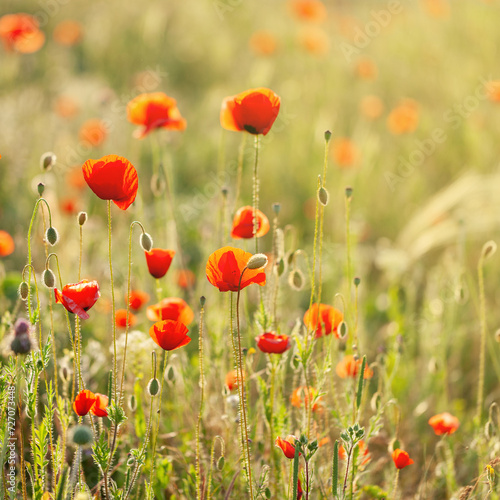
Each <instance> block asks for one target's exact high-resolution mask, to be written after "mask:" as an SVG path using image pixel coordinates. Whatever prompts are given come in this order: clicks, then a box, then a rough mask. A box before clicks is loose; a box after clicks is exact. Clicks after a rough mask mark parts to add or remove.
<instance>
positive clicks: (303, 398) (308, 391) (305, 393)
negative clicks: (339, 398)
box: [290, 385, 322, 411]
mask: <svg viewBox="0 0 500 500" xmlns="http://www.w3.org/2000/svg"><path fill="white" fill-rule="evenodd" d="M317 394H318V391H317V390H316V389H315V388H314V387H311V386H309V388H308V387H306V386H305V385H301V386H300V387H297V389H295V390H294V391H293V393H292V395H291V396H290V402H291V403H292V406H295V407H296V408H301V407H302V406H303V405H304V404H305V405H306V408H307V407H308V406H309V403H310V402H311V401H314V400H315V401H316V402H315V403H313V406H312V411H318V410H321V409H322V408H321V397H319V398H316V395H317Z"/></svg>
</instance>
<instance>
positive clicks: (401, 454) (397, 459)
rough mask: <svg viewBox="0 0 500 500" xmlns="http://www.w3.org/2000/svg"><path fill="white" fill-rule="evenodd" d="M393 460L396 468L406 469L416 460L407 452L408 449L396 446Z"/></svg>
mask: <svg viewBox="0 0 500 500" xmlns="http://www.w3.org/2000/svg"><path fill="white" fill-rule="evenodd" d="M392 460H393V461H394V465H395V466H396V469H404V468H405V467H407V466H408V465H411V464H414V463H415V462H414V461H413V460H412V459H411V458H410V455H408V453H406V451H403V450H400V449H399V448H396V449H395V450H394V451H393V452H392Z"/></svg>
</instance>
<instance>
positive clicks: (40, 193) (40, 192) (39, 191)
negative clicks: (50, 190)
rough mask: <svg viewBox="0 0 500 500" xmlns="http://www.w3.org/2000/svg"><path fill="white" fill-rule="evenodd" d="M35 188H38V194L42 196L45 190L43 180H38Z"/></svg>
mask: <svg viewBox="0 0 500 500" xmlns="http://www.w3.org/2000/svg"><path fill="white" fill-rule="evenodd" d="M36 188H37V190H38V194H39V195H40V196H42V195H43V192H44V191H45V184H44V183H43V182H39V183H38V186H37V187H36Z"/></svg>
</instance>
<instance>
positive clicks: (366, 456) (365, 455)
mask: <svg viewBox="0 0 500 500" xmlns="http://www.w3.org/2000/svg"><path fill="white" fill-rule="evenodd" d="M356 446H357V447H358V449H359V455H360V456H361V457H362V461H361V465H366V464H367V463H368V462H369V461H370V460H371V458H372V457H371V455H370V450H369V449H368V447H367V446H366V443H365V442H364V441H363V440H361V441H358V444H357V445H356ZM339 458H340V460H345V459H346V458H347V453H346V451H345V449H344V447H343V446H342V445H340V446H339Z"/></svg>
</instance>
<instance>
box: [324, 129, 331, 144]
mask: <svg viewBox="0 0 500 500" xmlns="http://www.w3.org/2000/svg"><path fill="white" fill-rule="evenodd" d="M331 138H332V133H331V132H330V131H329V130H327V131H326V132H325V141H326V142H330V139H331Z"/></svg>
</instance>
